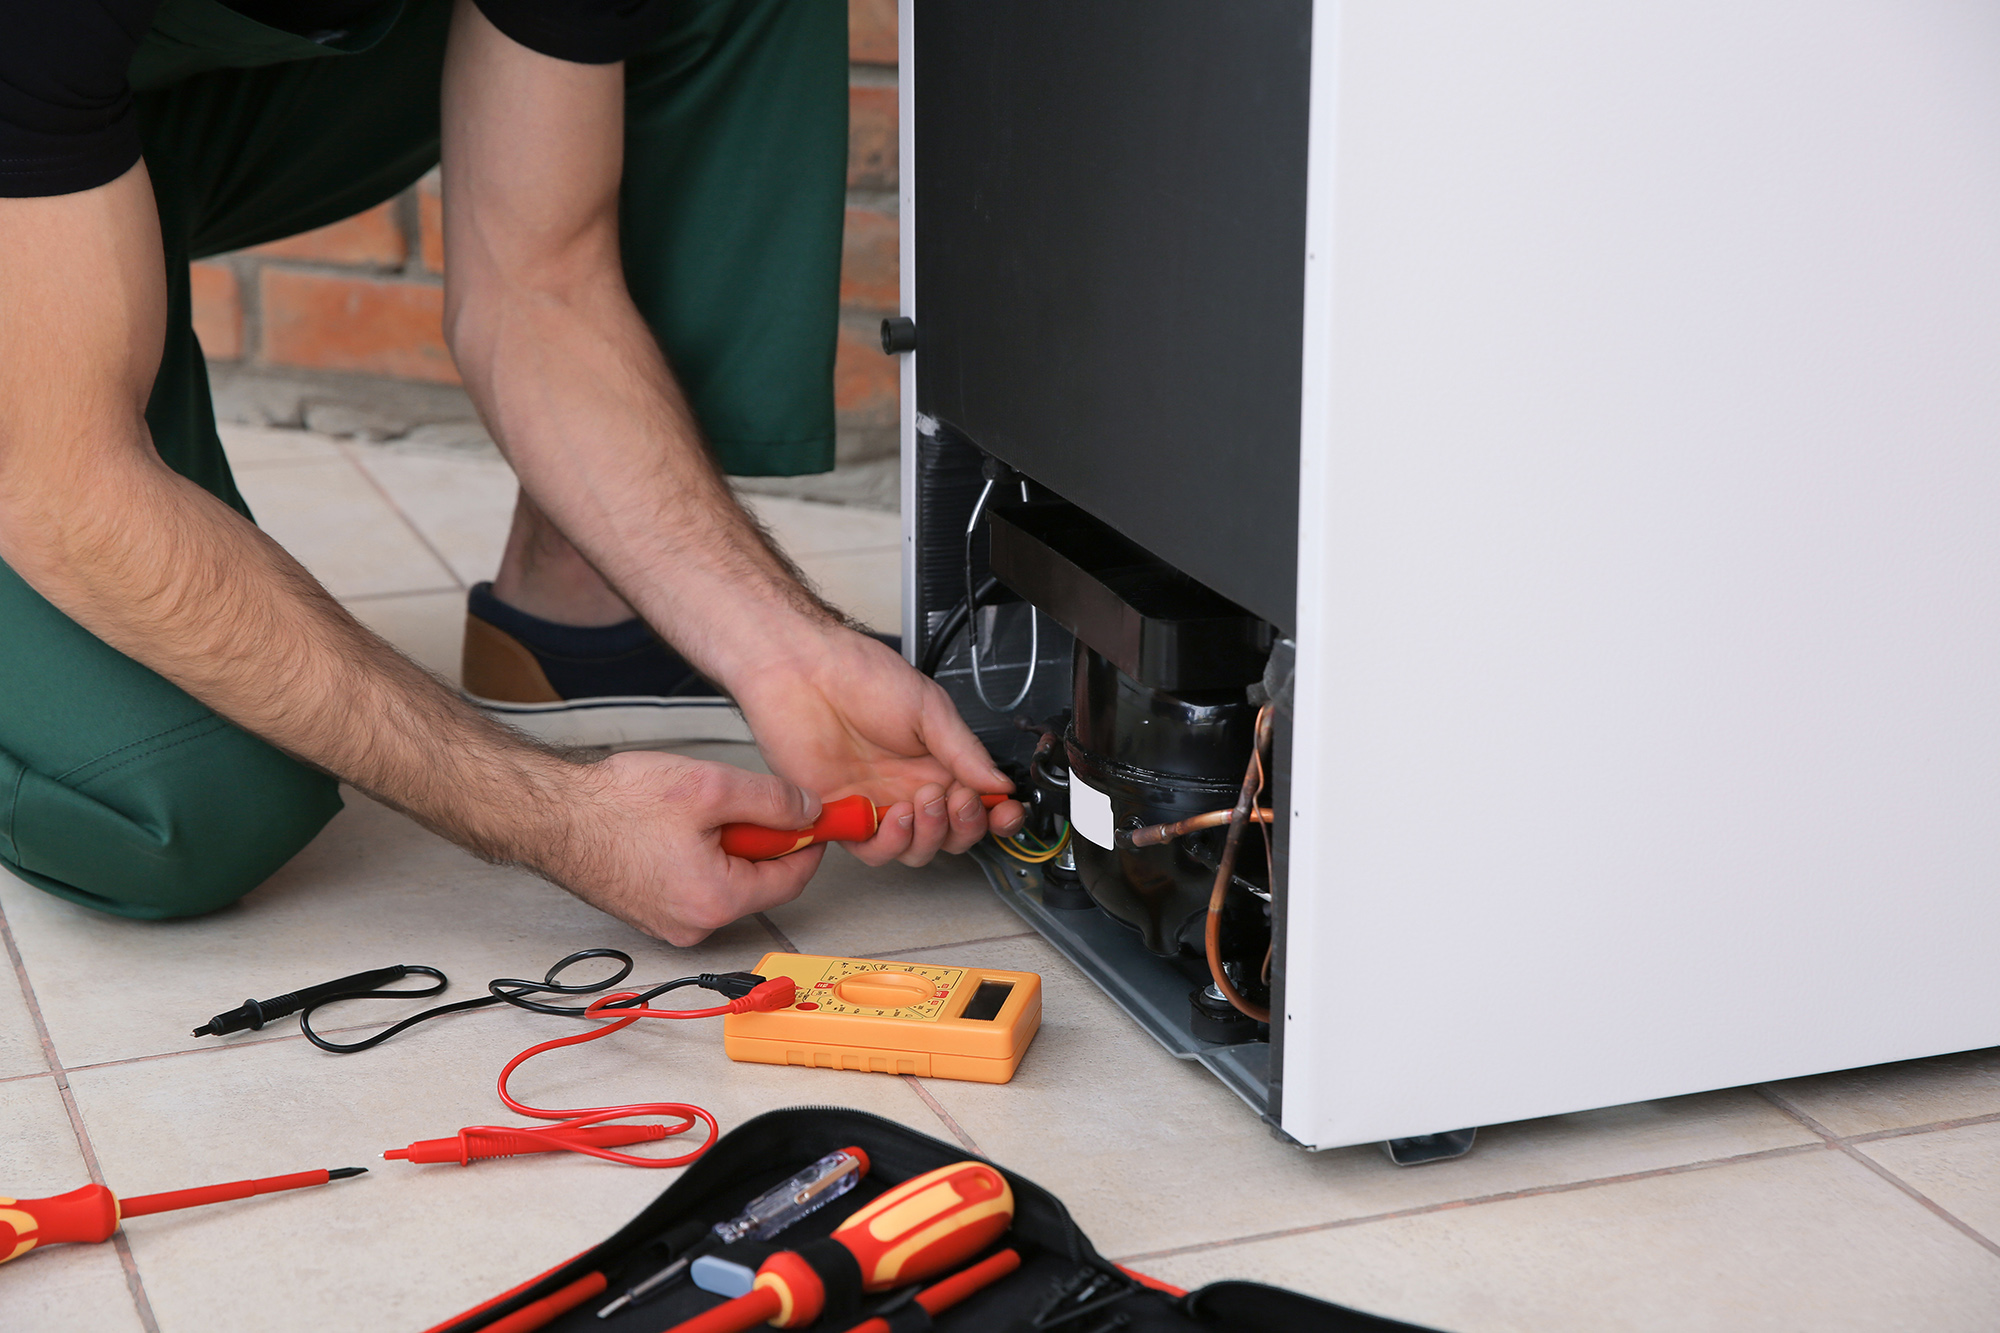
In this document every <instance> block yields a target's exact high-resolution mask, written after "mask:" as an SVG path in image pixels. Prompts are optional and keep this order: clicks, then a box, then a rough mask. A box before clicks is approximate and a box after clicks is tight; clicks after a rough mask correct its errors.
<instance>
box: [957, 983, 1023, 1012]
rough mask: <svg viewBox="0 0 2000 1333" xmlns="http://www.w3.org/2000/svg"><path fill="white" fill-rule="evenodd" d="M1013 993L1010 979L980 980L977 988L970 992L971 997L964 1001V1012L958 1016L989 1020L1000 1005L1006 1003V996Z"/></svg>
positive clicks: (998, 1009) (1012, 984) (998, 1010)
mask: <svg viewBox="0 0 2000 1333" xmlns="http://www.w3.org/2000/svg"><path fill="white" fill-rule="evenodd" d="M1013 993H1014V983H1013V982H1011V981H982V982H980V983H979V989H978V990H976V991H974V992H972V998H971V999H970V1000H968V1001H966V1004H965V1012H964V1013H962V1014H960V1015H959V1017H960V1018H974V1019H981V1020H984V1021H986V1022H991V1021H992V1020H993V1018H994V1016H995V1015H996V1014H998V1013H999V1012H1000V1006H1001V1005H1003V1004H1005V1003H1007V997H1008V996H1009V995H1012V994H1013Z"/></svg>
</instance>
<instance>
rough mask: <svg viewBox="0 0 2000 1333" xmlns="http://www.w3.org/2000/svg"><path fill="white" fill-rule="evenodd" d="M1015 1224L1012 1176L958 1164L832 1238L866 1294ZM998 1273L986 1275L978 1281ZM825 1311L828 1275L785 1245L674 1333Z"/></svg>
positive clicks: (912, 1183) (798, 1320)
mask: <svg viewBox="0 0 2000 1333" xmlns="http://www.w3.org/2000/svg"><path fill="white" fill-rule="evenodd" d="M1013 1223H1014V1191H1013V1190H1012V1189H1010V1188H1009V1187H1008V1185H1007V1178H1006V1177H1005V1176H1003V1175H1001V1174H1000V1173H999V1172H998V1171H996V1170H994V1169H993V1168H992V1167H990V1166H988V1165H986V1163H984V1162H956V1163H954V1164H952V1165H951V1166H941V1167H939V1168H938V1169H937V1170H935V1171H928V1172H926V1173H924V1174H923V1175H921V1176H917V1177H915V1178H913V1179H910V1180H906V1181H904V1182H903V1183H902V1184H900V1185H898V1186H896V1188H894V1189H892V1190H889V1191H888V1192H886V1193H884V1194H882V1195H881V1196H879V1197H878V1198H875V1199H873V1200H871V1201H870V1202H869V1203H868V1204H867V1205H865V1206H864V1207H862V1208H861V1209H860V1210H859V1211H857V1212H856V1213H855V1214H854V1215H853V1216H851V1217H849V1218H848V1219H847V1220H846V1221H845V1222H842V1223H841V1224H840V1225H839V1226H838V1227H836V1228H835V1229H834V1232H833V1237H832V1239H833V1240H834V1242H836V1243H837V1244H839V1245H840V1246H841V1247H842V1248H844V1249H846V1251H847V1252H848V1254H849V1255H850V1256H852V1263H853V1264H854V1265H855V1266H857V1267H858V1268H859V1269H860V1273H861V1289H862V1290H863V1291H887V1290H889V1289H890V1288H891V1287H900V1286H904V1285H907V1284H909V1283H913V1282H919V1281H922V1280H923V1279H925V1278H929V1277H933V1276H935V1275H936V1274H938V1273H941V1272H944V1271H945V1270H946V1269H948V1268H952V1267H955V1266H956V1265H958V1264H961V1263H964V1262H965V1261H966V1260H967V1259H970V1258H971V1257H972V1256H973V1255H975V1254H978V1253H979V1252H980V1251H981V1250H983V1249H985V1248H986V1247H987V1246H988V1245H991V1244H992V1243H993V1242H994V1241H996V1240H998V1239H999V1238H1000V1235H1001V1233H1002V1232H1004V1231H1006V1230H1007V1228H1008V1227H1010V1226H1012V1225H1013ZM817 1243H818V1242H815V1244H817ZM806 1248H807V1250H810V1249H811V1248H812V1247H811V1246H807V1247H806ZM994 1258H995V1260H998V1259H999V1256H997V1255H996V1256H994ZM999 1275H1000V1274H999V1273H998V1272H997V1271H996V1272H994V1273H993V1274H992V1275H991V1276H990V1277H989V1276H988V1275H987V1274H985V1273H981V1274H980V1275H979V1282H980V1284H981V1285H983V1283H984V1282H985V1281H990V1280H992V1278H993V1277H998V1276H999ZM850 1280H852V1279H850ZM939 1285H940V1286H943V1285H944V1284H943V1283H940V1284H939ZM964 1294H970V1293H969V1291H968V1292H966V1293H964ZM956 1298H957V1299H962V1298H963V1295H959V1296H958V1297H956ZM825 1308H826V1279H824V1278H822V1277H821V1276H820V1273H819V1272H818V1270H816V1269H815V1268H814V1267H813V1265H812V1264H811V1263H810V1262H808V1260H807V1258H806V1256H805V1254H804V1253H802V1252H800V1251H797V1250H781V1251H779V1252H778V1253H777V1254H774V1255H772V1256H771V1257H770V1258H769V1259H766V1260H765V1261H764V1265H763V1267H761V1268H759V1269H758V1270H757V1285H756V1286H754V1287H752V1288H751V1289H750V1291H749V1292H747V1293H746V1294H744V1295H742V1296H738V1297H737V1298H736V1299H735V1300H733V1301H730V1302H728V1303H727V1304H724V1305H718V1306H716V1307H715V1308H714V1309H713V1310H709V1311H707V1312H705V1313H703V1314H699V1315H696V1316H695V1317H694V1318H692V1319H689V1320H686V1321H685V1322H683V1323H679V1324H676V1325H674V1327H673V1329H672V1330H671V1333H742V1330H744V1329H748V1328H752V1327H754V1326H756V1325H757V1324H760V1323H763V1322H764V1321H766V1320H769V1321H770V1322H771V1323H772V1324H774V1325H776V1326H777V1327H779V1328H798V1327H801V1326H802V1325H805V1324H810V1323H812V1322H813V1320H815V1319H817V1318H819V1317H820V1314H821V1312H822V1311H824V1310H825Z"/></svg>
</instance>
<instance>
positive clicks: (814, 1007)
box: [792, 1000, 819, 1009]
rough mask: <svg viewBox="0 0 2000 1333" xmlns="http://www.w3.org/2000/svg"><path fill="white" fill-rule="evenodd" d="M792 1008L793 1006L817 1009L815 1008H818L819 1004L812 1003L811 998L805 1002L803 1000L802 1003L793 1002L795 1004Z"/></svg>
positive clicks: (795, 1007)
mask: <svg viewBox="0 0 2000 1333" xmlns="http://www.w3.org/2000/svg"><path fill="white" fill-rule="evenodd" d="M792 1008H794V1009H817V1008H819V1006H818V1005H816V1004H814V1003H813V1002H812V1001H811V1000H807V1001H806V1002H805V1003H804V1004H795V1005H793V1006H792Z"/></svg>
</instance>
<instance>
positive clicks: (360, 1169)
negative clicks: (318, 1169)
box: [326, 1166, 368, 1180]
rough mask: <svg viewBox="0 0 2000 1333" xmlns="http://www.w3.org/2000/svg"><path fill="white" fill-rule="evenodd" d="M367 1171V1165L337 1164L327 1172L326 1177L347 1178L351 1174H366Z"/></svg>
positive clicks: (332, 1178) (333, 1178) (334, 1178)
mask: <svg viewBox="0 0 2000 1333" xmlns="http://www.w3.org/2000/svg"><path fill="white" fill-rule="evenodd" d="M367 1172H368V1168H367V1167H365V1166H336V1167H334V1168H333V1169H332V1170H330V1171H328V1172H327V1173H326V1178H327V1179H328V1180H345V1179H347V1178H348V1177H349V1176H359V1175H366V1174H367Z"/></svg>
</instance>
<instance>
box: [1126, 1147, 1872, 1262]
mask: <svg viewBox="0 0 2000 1333" xmlns="http://www.w3.org/2000/svg"><path fill="white" fill-rule="evenodd" d="M1832 1148H1833V1145H1832V1144H1827V1143H1793V1144H1788V1145H1786V1146H1785V1147H1783V1148H1765V1149H1763V1150H1762V1151H1759V1152H1746V1153H1738V1154H1736V1155H1735V1156H1733V1157H1710V1158H1706V1159H1704V1160H1702V1161H1699V1162H1682V1163H1680V1164H1679V1165H1677V1166H1661V1167H1655V1168H1653V1169H1652V1170H1650V1171H1629V1172H1626V1173H1625V1174H1624V1175H1618V1176H1596V1177H1593V1178H1592V1179H1589V1180H1572V1181H1567V1182H1565V1183H1563V1184H1560V1185H1531V1186H1529V1187H1528V1188H1526V1189H1518V1190H1507V1191H1505V1192H1504V1193H1500V1194H1480V1195H1475V1196H1473V1197H1471V1198H1466V1199H1448V1200H1446V1201H1444V1202H1442V1203H1427V1204H1424V1205H1422V1206H1420V1207H1416V1208H1398V1209H1395V1210H1394V1211H1391V1212H1386V1213H1370V1214H1368V1215H1367V1216H1366V1217H1343V1218H1337V1219H1335V1220H1334V1221H1331V1222H1317V1223H1314V1224H1312V1225H1310V1226H1302V1227H1286V1228H1285V1229H1283V1230H1281V1231H1260V1232H1258V1233H1257V1234H1256V1235H1253V1236H1231V1237H1229V1238H1228V1239H1226V1240H1212V1241H1203V1242H1202V1243H1200V1244H1197V1245H1176V1246H1173V1247H1171V1248H1169V1249H1164V1250H1148V1251H1146V1252H1145V1253H1143V1254H1127V1255H1122V1256H1120V1257H1119V1258H1118V1260H1117V1262H1119V1263H1139V1262H1142V1261H1145V1260H1152V1259H1170V1258H1174V1257H1177V1256H1179V1255H1183V1254H1198V1253H1203V1252H1205V1251H1208V1250H1226V1249H1230V1248H1232V1247H1234V1246H1237V1245H1253V1244H1256V1243H1258V1242H1260V1241H1267V1240H1283V1239H1285V1238H1287V1237H1290V1236H1310V1235H1314V1234H1316V1233H1318V1232H1322V1231H1340V1230H1344V1229H1346V1228H1348V1227H1359V1226H1367V1225H1369V1224H1371V1223H1375V1222H1394V1221H1397V1220H1399V1219H1401V1218H1405V1217H1425V1216H1428V1215H1430V1214H1432V1213H1448V1212H1452V1211H1454V1210H1455V1209H1459V1208H1477V1207H1480V1206H1482V1205H1485V1204H1493V1203H1512V1202H1514V1201H1515V1200H1517V1199H1538V1198H1541V1197H1543V1196H1545V1195H1551V1194H1575V1193H1578V1192H1580V1191H1582V1190H1589V1189H1598V1188H1601V1187H1603V1186H1606V1185H1626V1184H1631V1183H1633V1182H1635V1181H1640V1180H1655V1179H1658V1178H1661V1177H1664V1176H1684V1175H1690V1174H1692V1173H1694V1172H1696V1171H1712V1170H1715V1169H1716V1168H1718V1167H1726V1166H1740V1165H1743V1164H1744V1163H1748V1162H1769V1161H1776V1160H1778V1159H1779V1158H1784V1157H1798V1156H1802V1155H1803V1154H1805V1153H1815V1152H1828V1151H1830V1150H1831V1149H1832Z"/></svg>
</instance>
